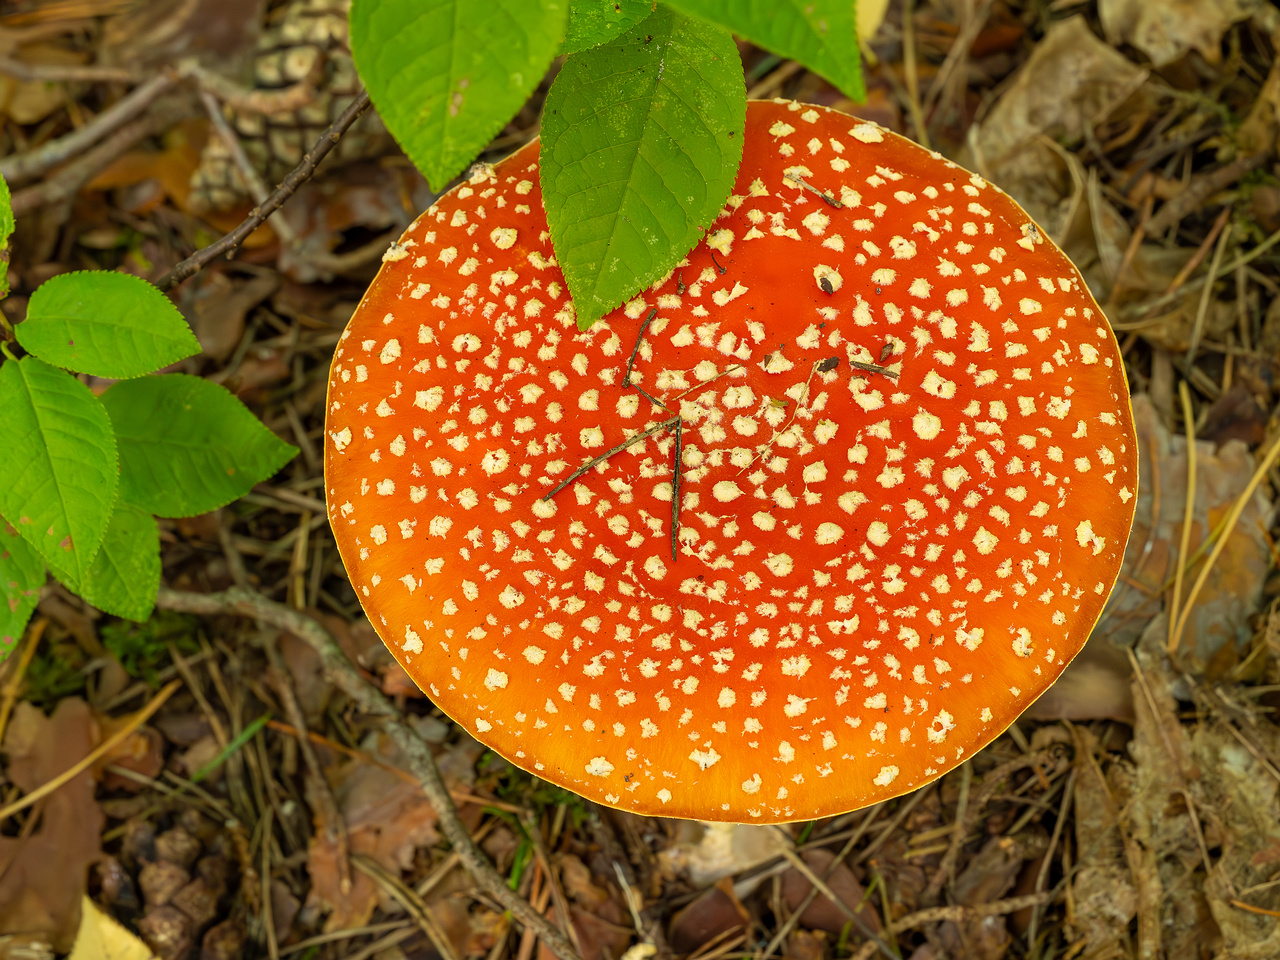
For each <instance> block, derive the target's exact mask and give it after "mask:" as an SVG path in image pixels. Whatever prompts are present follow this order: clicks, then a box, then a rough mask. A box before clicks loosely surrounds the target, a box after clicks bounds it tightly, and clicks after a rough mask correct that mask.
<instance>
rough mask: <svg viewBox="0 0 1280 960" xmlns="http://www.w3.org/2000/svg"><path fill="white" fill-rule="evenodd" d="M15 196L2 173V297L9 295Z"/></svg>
mask: <svg viewBox="0 0 1280 960" xmlns="http://www.w3.org/2000/svg"><path fill="white" fill-rule="evenodd" d="M13 226H14V224H13V198H12V197H10V196H9V184H7V183H5V182H4V177H3V176H2V175H0V298H3V297H7V296H8V295H9V238H10V237H11V236H13Z"/></svg>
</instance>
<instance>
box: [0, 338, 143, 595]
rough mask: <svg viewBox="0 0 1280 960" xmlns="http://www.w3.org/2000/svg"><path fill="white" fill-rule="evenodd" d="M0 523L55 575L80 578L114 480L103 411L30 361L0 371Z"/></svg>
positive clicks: (111, 440) (88, 395)
mask: <svg viewBox="0 0 1280 960" xmlns="http://www.w3.org/2000/svg"><path fill="white" fill-rule="evenodd" d="M0 411H3V419H2V420H0V431H2V432H0V443H3V455H0V515H3V516H5V517H8V518H9V522H10V523H12V524H13V525H14V526H15V527H17V529H18V532H19V533H20V534H22V537H23V539H24V540H26V541H27V542H28V543H30V544H31V545H32V546H34V547H35V548H36V550H38V551H39V552H40V555H41V556H42V557H44V559H45V561H46V562H47V563H48V564H49V565H50V566H51V567H53V568H54V569H55V570H66V571H67V572H68V573H69V574H70V575H71V576H72V577H75V578H80V577H83V576H84V574H85V573H86V572H87V571H88V569H89V564H90V562H91V561H92V560H93V555H94V554H95V553H97V552H98V546H99V544H101V543H102V534H103V531H105V530H106V528H107V521H108V520H110V518H111V507H112V504H113V503H114V502H115V497H116V484H117V480H118V478H119V468H118V461H117V459H116V440H115V436H114V435H113V434H112V432H111V421H110V420H109V419H107V411H106V410H104V409H103V406H102V403H101V402H100V401H99V400H98V398H97V397H95V396H94V395H93V393H92V391H90V389H89V388H88V387H86V386H85V385H84V384H83V383H81V382H80V381H79V380H77V379H76V378H75V377H73V376H71V374H69V373H66V372H65V371H62V370H59V369H58V368H57V367H51V366H49V364H47V363H45V362H44V361H42V360H39V359H37V358H36V357H23V358H22V359H21V360H6V361H5V362H4V364H3V365H0Z"/></svg>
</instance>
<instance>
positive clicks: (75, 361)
mask: <svg viewBox="0 0 1280 960" xmlns="http://www.w3.org/2000/svg"><path fill="white" fill-rule="evenodd" d="M17 334H18V342H19V343H20V344H22V346H23V347H25V348H26V349H27V350H28V351H29V352H31V353H34V354H35V355H36V356H37V357H39V358H40V359H41V360H44V361H46V362H47V363H52V364H53V365H54V366H58V367H66V368H67V369H69V370H79V371H81V372H83V373H91V374H93V375H94V376H97V377H111V378H112V379H124V378H126V377H140V376H142V375H143V374H146V373H150V372H151V371H152V370H155V369H157V368H159V367H164V366H168V365H169V364H171V363H176V362H177V361H179V360H181V359H183V358H184V357H189V356H191V355H192V354H196V353H199V352H200V342H199V341H198V340H196V337H195V334H194V333H192V332H191V328H190V327H188V326H187V321H186V320H184V319H183V318H182V314H181V313H179V312H178V308H177V307H175V306H174V305H173V304H172V303H170V302H169V298H168V297H166V296H165V295H164V294H163V293H161V292H160V291H159V290H157V289H156V288H155V287H153V286H152V285H151V284H149V283H147V281H145V280H143V279H141V278H139V277H134V276H130V275H129V274H127V273H113V272H112V271H109V270H90V271H83V272H80V273H64V274H61V275H59V276H56V277H54V278H53V279H51V280H46V281H45V282H44V283H42V284H41V285H40V286H39V287H38V288H37V289H36V292H35V293H33V294H32V295H31V303H30V304H29V305H28V306H27V319H26V320H24V321H22V323H20V324H18V326H17Z"/></svg>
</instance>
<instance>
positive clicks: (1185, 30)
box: [1098, 0, 1262, 67]
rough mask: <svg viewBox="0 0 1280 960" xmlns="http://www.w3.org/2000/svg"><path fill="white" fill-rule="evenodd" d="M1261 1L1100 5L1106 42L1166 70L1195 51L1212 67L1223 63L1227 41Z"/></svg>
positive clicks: (1103, 0)
mask: <svg viewBox="0 0 1280 960" xmlns="http://www.w3.org/2000/svg"><path fill="white" fill-rule="evenodd" d="M1261 5H1262V4H1261V0H1099V2H1098V19H1099V20H1101V21H1102V29H1103V30H1104V31H1105V32H1106V35H1107V39H1108V40H1109V41H1110V42H1111V43H1113V44H1116V45H1119V44H1124V43H1127V44H1130V45H1131V46H1134V47H1137V48H1138V49H1139V50H1141V51H1142V52H1143V53H1144V54H1145V55H1146V57H1147V59H1149V60H1150V61H1151V63H1152V65H1153V66H1156V67H1163V66H1167V65H1168V64H1170V63H1173V62H1174V61H1175V60H1179V59H1181V58H1182V57H1184V56H1186V55H1187V54H1188V53H1189V52H1191V51H1192V50H1195V51H1196V52H1197V53H1199V54H1200V55H1201V56H1202V57H1204V58H1205V59H1206V60H1208V61H1209V62H1210V63H1217V62H1218V61H1219V60H1221V59H1222V36H1223V34H1225V33H1226V32H1227V30H1228V29H1229V28H1230V27H1231V25H1232V24H1233V23H1235V22H1236V21H1238V20H1245V19H1248V17H1249V16H1250V15H1251V14H1252V13H1253V12H1254V11H1255V10H1257V9H1258V7H1260V6H1261Z"/></svg>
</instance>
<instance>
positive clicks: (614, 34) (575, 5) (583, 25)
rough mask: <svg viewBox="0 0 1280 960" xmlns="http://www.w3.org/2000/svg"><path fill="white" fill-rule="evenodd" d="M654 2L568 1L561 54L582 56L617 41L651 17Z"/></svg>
mask: <svg viewBox="0 0 1280 960" xmlns="http://www.w3.org/2000/svg"><path fill="white" fill-rule="evenodd" d="M653 8H654V0H569V25H568V27H567V28H566V29H565V37H564V43H562V44H560V52H561V53H581V52H582V51H583V50H590V49H591V48H592V47H598V46H599V45H600V44H602V43H608V42H609V41H610V40H616V39H618V37H620V36H622V35H623V34H624V33H626V31H628V30H630V29H631V28H632V27H633V26H635V25H636V24H637V23H639V22H640V21H641V20H643V19H644V18H645V17H647V16H649V14H651V13H653Z"/></svg>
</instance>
